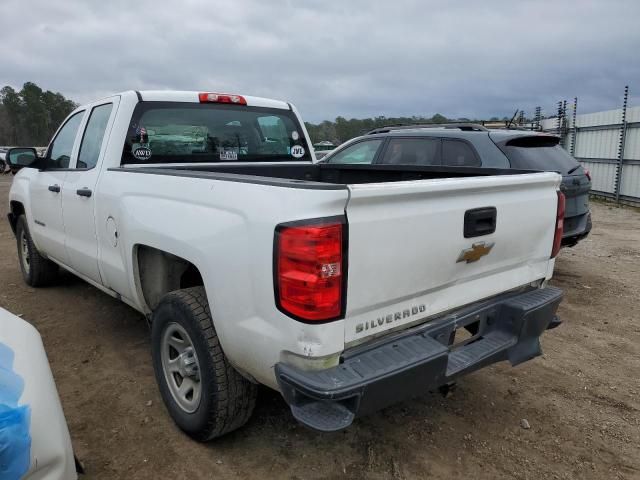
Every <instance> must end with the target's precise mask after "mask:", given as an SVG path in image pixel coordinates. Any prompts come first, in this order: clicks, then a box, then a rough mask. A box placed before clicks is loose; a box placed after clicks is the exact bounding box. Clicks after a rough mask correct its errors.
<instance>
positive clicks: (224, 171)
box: [113, 163, 533, 189]
mask: <svg viewBox="0 0 640 480" xmlns="http://www.w3.org/2000/svg"><path fill="white" fill-rule="evenodd" d="M125 169H126V170H127V171H136V172H139V173H149V174H158V175H177V176H185V177H194V178H211V179H216V180H228V181H236V182H246V183H260V184H267V185H275V186H283V187H292V188H310V189H314V188H315V189H342V188H345V186H346V185H358V184H365V183H387V182H401V181H410V180H427V179H439V178H460V177H480V176H495V175H517V174H525V173H533V172H532V171H529V170H513V169H496V168H472V167H449V166H446V167H440V166H437V167H435V166H434V167H432V166H417V165H416V166H407V165H335V164H334V165H331V164H322V163H320V164H318V163H316V164H272V163H269V164H242V165H229V164H221V165H215V164H210V163H209V164H203V165H194V164H190V165H175V164H174V165H154V166H152V167H151V166H144V167H125ZM113 170H122V169H113Z"/></svg>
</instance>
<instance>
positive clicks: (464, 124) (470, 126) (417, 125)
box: [367, 122, 489, 135]
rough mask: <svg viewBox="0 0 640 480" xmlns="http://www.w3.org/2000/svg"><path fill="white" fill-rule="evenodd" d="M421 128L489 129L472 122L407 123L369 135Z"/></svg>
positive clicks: (481, 130) (471, 130) (475, 130)
mask: <svg viewBox="0 0 640 480" xmlns="http://www.w3.org/2000/svg"><path fill="white" fill-rule="evenodd" d="M419 128H458V129H460V130H462V131H463V132H488V131H489V129H488V128H486V127H485V126H484V125H480V124H479V123H471V122H452V123H407V124H399V125H385V126H384V127H378V128H374V129H373V130H371V131H369V132H367V135H373V134H374V133H387V132H391V131H392V130H412V129H419Z"/></svg>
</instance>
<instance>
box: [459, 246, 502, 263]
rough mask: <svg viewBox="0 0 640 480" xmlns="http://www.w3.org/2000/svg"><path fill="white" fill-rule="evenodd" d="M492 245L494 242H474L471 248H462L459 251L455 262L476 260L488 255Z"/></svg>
mask: <svg viewBox="0 0 640 480" xmlns="http://www.w3.org/2000/svg"><path fill="white" fill-rule="evenodd" d="M494 245H495V244H494V243H493V242H492V243H485V242H478V243H474V244H473V245H472V246H471V248H466V249H464V250H462V252H460V256H458V260H457V261H456V263H460V262H467V263H471V262H477V261H478V260H480V259H481V258H482V257H484V256H485V255H488V254H489V252H490V251H491V249H492V248H493V246H494Z"/></svg>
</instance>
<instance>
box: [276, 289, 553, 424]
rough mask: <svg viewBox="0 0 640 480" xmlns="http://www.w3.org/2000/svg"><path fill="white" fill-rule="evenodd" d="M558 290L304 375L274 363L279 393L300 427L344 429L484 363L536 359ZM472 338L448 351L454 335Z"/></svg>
mask: <svg viewBox="0 0 640 480" xmlns="http://www.w3.org/2000/svg"><path fill="white" fill-rule="evenodd" d="M561 300H562V291H561V290H559V289H557V288H554V287H547V288H542V289H535V290H531V291H528V292H525V293H517V294H505V295H503V296H500V297H498V298H494V299H492V300H490V301H485V302H481V303H479V304H475V305H472V306H470V307H467V308H465V309H463V310H460V311H457V312H454V313H451V314H448V315H446V316H444V317H442V318H440V319H437V320H434V321H432V322H429V323H428V324H427V325H423V326H420V327H416V328H414V329H411V330H409V331H405V332H401V333H400V334H396V335H389V336H387V337H386V338H383V339H381V340H379V341H375V342H373V343H372V344H367V345H363V346H359V347H355V348H353V349H351V350H347V351H345V352H344V354H343V355H342V358H341V363H340V364H339V365H338V366H336V367H332V368H329V369H326V370H319V371H304V370H300V369H298V368H296V367H293V366H291V365H287V364H283V363H278V364H276V367H275V373H276V378H277V381H278V384H279V386H280V391H281V392H282V395H283V396H284V398H285V400H286V402H287V403H288V404H289V406H290V407H291V412H292V413H293V416H294V417H295V418H296V419H297V420H298V421H299V422H301V423H303V424H305V425H307V426H309V427H311V428H314V429H316V430H320V431H336V430H340V429H343V428H346V427H348V426H349V425H350V424H351V423H352V422H353V420H354V418H355V417H357V416H361V415H365V414H367V413H371V412H374V411H376V410H379V409H381V408H384V407H386V406H388V405H391V404H393V403H397V402H399V401H402V400H404V399H407V398H410V397H413V396H415V395H419V394H421V393H424V392H427V391H429V390H432V389H434V388H437V387H438V386H441V385H444V384H446V383H448V382H451V381H453V380H455V379H456V378H458V377H461V376H463V375H465V374H467V373H470V372H473V371H474V370H478V369H480V368H482V367H484V366H487V365H489V364H492V363H495V362H498V361H502V360H509V361H510V362H511V364H512V365H518V364H519V363H522V362H525V361H527V360H530V359H532V358H534V357H536V356H538V355H540V354H541V349H540V341H539V337H540V335H541V334H542V333H543V332H544V331H545V330H546V329H549V328H554V327H556V326H557V325H559V323H560V321H559V320H558V318H557V317H556V315H555V313H556V310H557V308H558V305H559V304H560V301H561ZM462 327H468V328H469V329H470V330H472V331H474V333H475V335H473V337H471V339H469V340H467V341H466V342H464V343H461V344H458V345H456V346H455V347H451V346H450V343H451V339H452V338H453V334H454V332H455V331H456V330H457V329H459V328H462Z"/></svg>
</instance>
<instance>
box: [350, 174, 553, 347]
mask: <svg viewBox="0 0 640 480" xmlns="http://www.w3.org/2000/svg"><path fill="white" fill-rule="evenodd" d="M560 180H561V177H560V175H558V174H555V173H548V172H547V173H534V174H521V175H501V176H486V177H470V178H469V177H468V178H448V179H437V180H419V181H410V182H394V183H384V184H361V185H349V190H350V199H349V201H348V204H347V208H346V214H347V219H348V224H349V260H348V262H349V266H348V279H347V282H348V286H347V311H346V320H345V343H347V344H351V343H354V342H358V343H359V342H360V341H362V340H364V339H366V338H368V337H372V336H376V335H379V334H380V333H383V332H387V331H389V330H392V329H393V330H396V329H401V328H405V327H407V326H409V325H413V324H416V323H420V322H422V321H424V320H425V319H426V318H428V317H430V316H433V315H436V314H439V313H442V312H445V311H448V310H451V309H453V308H457V307H461V306H463V305H466V304H469V303H471V302H474V301H477V300H481V299H484V298H488V297H491V296H493V295H496V294H499V293H502V292H505V291H508V290H511V289H515V288H517V287H520V286H523V285H526V284H528V283H530V282H533V281H536V280H540V279H544V278H546V277H547V276H548V275H549V274H550V272H551V271H552V268H550V267H552V266H553V262H552V261H550V260H549V256H550V254H551V247H552V243H553V236H554V227H555V220H556V206H557V193H556V191H557V189H558V186H559V184H560ZM476 209H477V210H476ZM492 209H495V215H494V217H495V232H493V233H486V232H487V231H490V230H491V218H490V217H491V215H492V211H493V210H492ZM471 210H475V212H469V213H468V214H467V212H468V211H471ZM465 217H466V218H467V232H466V233H467V237H468V238H465ZM483 233H484V234H483ZM548 272H549V273H548Z"/></svg>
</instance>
